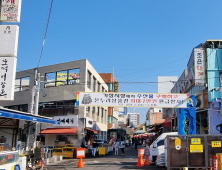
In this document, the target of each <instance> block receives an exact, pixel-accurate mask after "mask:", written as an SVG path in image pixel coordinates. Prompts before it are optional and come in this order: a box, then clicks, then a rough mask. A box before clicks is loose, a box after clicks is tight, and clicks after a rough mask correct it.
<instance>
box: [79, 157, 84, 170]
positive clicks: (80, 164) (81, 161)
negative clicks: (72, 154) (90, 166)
mask: <svg viewBox="0 0 222 170" xmlns="http://www.w3.org/2000/svg"><path fill="white" fill-rule="evenodd" d="M78 168H84V163H83V160H82V158H80V159H79V163H78Z"/></svg>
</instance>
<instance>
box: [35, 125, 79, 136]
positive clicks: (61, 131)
mask: <svg viewBox="0 0 222 170" xmlns="http://www.w3.org/2000/svg"><path fill="white" fill-rule="evenodd" d="M78 130H79V128H78V127H76V128H48V129H44V130H42V131H41V132H40V133H39V134H41V135H74V134H75V133H76V132H77V131H78Z"/></svg>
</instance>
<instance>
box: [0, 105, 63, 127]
mask: <svg viewBox="0 0 222 170" xmlns="http://www.w3.org/2000/svg"><path fill="white" fill-rule="evenodd" d="M1 117H4V118H12V119H21V120H27V121H32V122H41V123H50V124H60V122H59V121H55V120H53V119H49V118H47V117H43V116H36V115H32V114H29V113H24V112H19V111H14V110H9V109H2V108H1V109H0V118H1Z"/></svg>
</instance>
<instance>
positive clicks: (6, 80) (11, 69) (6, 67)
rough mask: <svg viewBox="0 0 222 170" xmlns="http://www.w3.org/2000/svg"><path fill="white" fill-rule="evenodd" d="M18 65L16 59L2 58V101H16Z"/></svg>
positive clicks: (0, 60)
mask: <svg viewBox="0 0 222 170" xmlns="http://www.w3.org/2000/svg"><path fill="white" fill-rule="evenodd" d="M16 65H17V58H16V57H0V101H1V100H14V87H15V73H16Z"/></svg>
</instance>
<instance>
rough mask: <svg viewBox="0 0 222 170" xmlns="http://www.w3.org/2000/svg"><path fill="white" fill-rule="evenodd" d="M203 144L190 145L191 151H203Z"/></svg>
mask: <svg viewBox="0 0 222 170" xmlns="http://www.w3.org/2000/svg"><path fill="white" fill-rule="evenodd" d="M202 152H203V145H190V153H202Z"/></svg>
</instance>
